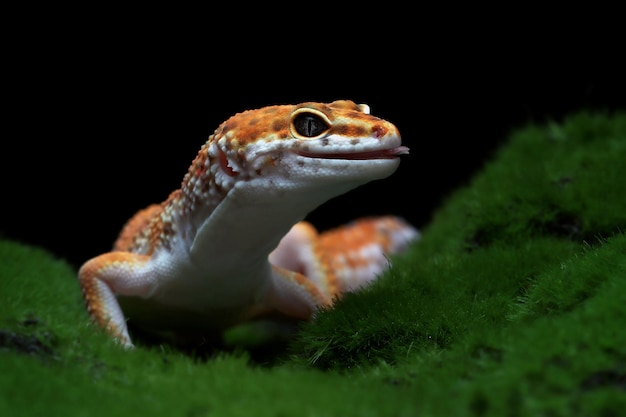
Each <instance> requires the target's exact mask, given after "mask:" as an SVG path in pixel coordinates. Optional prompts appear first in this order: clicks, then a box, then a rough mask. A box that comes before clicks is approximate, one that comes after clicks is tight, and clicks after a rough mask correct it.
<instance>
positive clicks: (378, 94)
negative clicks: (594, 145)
mask: <svg viewBox="0 0 626 417" xmlns="http://www.w3.org/2000/svg"><path fill="white" fill-rule="evenodd" d="M76 35H79V34H73V36H72V42H71V43H70V44H69V45H68V44H67V43H66V42H65V41H66V40H67V39H68V38H65V37H63V38H61V39H59V38H54V40H52V41H50V40H46V39H43V38H41V39H39V43H37V48H35V49H31V50H29V51H28V52H26V53H25V52H24V51H23V49H22V50H21V51H20V53H19V54H18V56H19V57H20V59H22V61H20V60H17V61H12V63H11V64H10V65H9V64H7V65H8V66H9V67H11V68H10V69H11V70H12V71H11V75H10V76H8V77H7V79H6V80H7V82H6V89H7V91H8V92H9V93H10V94H6V95H5V104H7V105H8V107H9V108H10V110H8V111H7V112H6V114H5V117H6V119H7V124H6V126H5V127H6V129H5V134H4V135H3V136H4V138H5V141H4V151H3V152H2V156H3V158H2V160H3V161H2V170H3V172H2V178H3V182H4V184H3V188H4V198H3V203H2V216H1V217H0V233H3V234H4V236H6V237H9V238H13V239H17V240H19V241H22V242H25V243H32V244H35V245H39V246H42V247H44V248H46V249H48V250H50V251H52V252H53V253H54V254H56V255H58V256H60V257H63V258H65V259H67V260H68V261H70V262H71V263H72V264H74V265H76V266H79V265H80V264H81V263H82V262H83V261H85V260H86V259H88V258H90V257H92V256H95V255H97V254H100V253H102V252H105V251H108V250H109V249H110V247H111V245H112V243H113V241H114V240H115V238H116V236H117V234H118V232H119V230H120V228H121V227H122V226H123V224H124V222H125V221H126V220H127V219H128V218H129V217H130V216H131V215H132V214H133V213H134V212H135V211H136V210H138V209H140V208H142V207H144V206H146V205H148V204H150V203H154V202H160V201H162V200H163V199H165V198H166V197H167V195H168V194H169V193H170V192H171V191H172V190H174V189H175V188H177V187H178V186H179V185H180V182H181V180H182V177H183V175H184V174H185V172H186V170H187V167H188V165H189V164H190V162H191V161H192V159H193V158H194V156H195V154H196V153H197V151H198V149H199V148H200V146H201V145H202V144H203V143H204V141H205V140H206V138H207V137H208V136H209V135H210V134H211V133H212V132H213V130H214V129H215V128H216V127H217V126H218V125H219V123H221V122H222V121H224V120H225V119H226V118H228V117H229V116H231V115H233V114H235V113H237V112H240V111H243V110H246V109H249V108H256V107H262V106H266V105H270V104H281V103H297V102H301V101H332V100H335V99H352V100H354V101H356V102H361V103H367V104H369V105H370V107H371V111H372V114H374V115H377V116H380V117H382V118H385V119H388V120H390V121H391V122H393V123H394V124H396V126H397V127H398V128H399V130H400V132H401V134H402V137H403V143H404V144H405V145H406V146H408V147H410V149H411V152H410V155H408V156H406V157H404V158H403V160H402V163H401V166H400V168H399V169H398V171H396V173H395V174H393V175H392V176H391V177H389V178H387V179H385V180H382V181H376V182H374V183H370V184H368V185H366V186H363V187H361V188H359V189H357V190H354V191H352V192H350V193H348V194H346V195H344V196H341V197H338V198H336V199H334V200H332V201H330V202H328V203H327V204H325V205H323V206H322V207H320V208H319V209H317V210H315V211H314V212H312V213H311V214H310V216H309V219H310V220H311V221H312V222H313V223H314V224H315V225H316V226H318V227H319V228H320V229H326V228H329V227H332V226H336V225H339V224H341V223H344V222H347V221H350V220H352V219H354V218H356V217H359V216H364V215H375V214H386V213H393V214H397V215H400V216H403V217H405V218H406V219H407V220H409V221H410V222H412V223H413V224H415V225H416V226H417V227H420V228H423V227H424V226H426V225H427V224H428V222H429V221H430V219H431V216H432V213H433V211H434V210H436V208H437V207H438V206H440V205H441V204H442V203H443V202H444V201H445V198H446V197H447V196H449V195H450V193H452V192H453V191H454V190H455V189H456V188H458V187H461V186H463V185H465V184H467V183H468V181H470V179H471V178H472V175H473V174H474V173H476V172H477V170H480V169H481V167H482V166H483V165H484V163H485V161H487V160H488V159H489V158H490V157H491V156H492V155H493V151H494V150H495V149H497V147H498V146H499V145H500V144H501V143H502V142H503V140H505V139H506V137H507V136H508V135H509V134H510V133H511V132H513V131H514V130H515V129H517V128H520V127H522V126H524V125H526V124H527V123H545V122H548V121H556V122H559V121H561V120H562V119H563V117H564V116H566V115H568V114H571V113H573V112H576V111H579V110H584V109H589V110H593V111H609V112H611V111H615V110H619V109H625V108H626V107H625V106H626V96H625V92H626V89H625V88H624V87H625V84H624V81H623V80H622V77H623V73H620V72H619V71H616V72H615V75H611V74H613V71H614V70H615V69H616V68H615V66H614V64H613V63H611V62H609V60H607V59H606V58H605V56H604V55H603V54H597V53H596V54H593V55H592V54H587V52H589V51H592V50H594V48H593V45H590V46H588V47H586V48H583V49H584V50H582V49H581V48H579V45H575V46H576V48H573V50H575V53H572V54H570V53H569V52H568V53H563V52H562V50H563V44H562V43H559V42H557V43H551V44H550V45H548V46H549V47H548V48H546V49H547V50H548V52H549V53H541V54H540V53H538V52H537V50H536V49H533V48H530V47H527V46H526V45H525V44H524V43H523V42H522V43H519V44H516V45H508V47H507V49H508V52H509V53H507V54H504V53H503V51H502V47H501V46H498V45H494V46H493V47H492V48H489V49H488V50H483V51H481V52H478V51H477V50H476V45H475V44H474V43H473V42H466V43H461V44H459V42H458V38H457V39H456V40H455V41H454V42H451V43H443V44H441V43H440V44H438V45H432V44H428V42H427V40H423V39H421V38H417V37H416V38H414V39H413V41H412V42H408V43H407V42H406V39H407V38H403V41H404V43H403V44H402V45H399V44H397V43H395V41H394V40H393V39H391V40H383V39H373V40H372V41H361V42H360V45H361V48H356V47H353V46H346V44H344V43H342V44H341V45H340V46H339V47H338V46H337V44H331V46H333V47H332V48H331V47H329V44H328V43H326V44H324V45H325V46H323V47H322V46H321V45H318V44H310V43H305V45H304V46H305V47H306V48H304V49H303V48H301V46H302V45H300V46H299V47H296V46H291V45H287V44H281V43H280V42H274V43H273V44H271V47H270V48H268V47H266V46H267V44H266V43H263V42H261V41H259V42H258V43H254V42H253V40H252V39H249V38H248V39H247V40H246V42H245V43H242V44H240V45H234V46H233V45H232V44H229V45H228V46H225V45H220V44H219V42H217V43H215V42H213V43H211V44H208V43H207V44H200V45H195V44H194V45H193V46H190V45H187V44H186V43H185V38H184V37H178V38H176V41H173V40H171V39H170V38H169V37H167V36H162V37H160V38H157V39H154V38H151V39H149V42H148V40H146V39H144V38H143V37H142V36H140V35H138V36H135V37H133V38H132V40H129V39H124V40H115V41H111V40H110V39H107V38H106V37H104V38H97V39H91V40H90V41H89V42H87V43H86V44H80V43H77V41H76ZM78 38H80V36H78ZM451 46H454V48H451ZM565 46H567V44H566V45H565ZM569 46H572V45H569ZM394 48H397V50H395V49H394ZM329 50H332V51H330V52H333V53H332V54H331V53H330V52H329ZM570 50H572V49H569V48H568V51H570ZM544 52H545V51H544ZM590 62H593V65H592V66H591V67H589V63H590ZM583 67H584V68H583ZM588 68H590V69H588ZM9 90H10V91H9Z"/></svg>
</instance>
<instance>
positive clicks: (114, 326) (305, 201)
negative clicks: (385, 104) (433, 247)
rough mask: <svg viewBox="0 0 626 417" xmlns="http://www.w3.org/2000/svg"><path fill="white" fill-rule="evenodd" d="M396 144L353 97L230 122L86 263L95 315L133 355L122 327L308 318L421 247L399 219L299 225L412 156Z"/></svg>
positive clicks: (173, 329) (175, 329)
mask: <svg viewBox="0 0 626 417" xmlns="http://www.w3.org/2000/svg"><path fill="white" fill-rule="evenodd" d="M400 142H401V140H400V134H399V133H398V130H397V129H396V127H395V126H394V125H393V124H391V123H390V122H388V121H385V120H382V119H379V118H377V117H374V116H372V115H370V114H369V108H368V107H367V106H366V105H357V104H355V103H353V102H351V101H347V100H345V101H335V102H333V103H329V104H324V103H302V104H298V105H281V106H270V107H265V108H262V109H258V110H250V111H246V112H243V113H239V114H237V115H235V116H233V117H231V118H230V119H228V120H227V121H226V122H224V123H222V124H221V125H220V126H219V127H218V128H217V130H216V131H215V133H214V134H213V135H211V136H210V137H209V139H208V141H207V142H206V143H205V144H204V145H203V146H202V148H201V149H200V151H199V153H198V155H197V156H196V158H195V159H194V161H193V162H192V164H191V166H190V167H189V170H188V172H187V174H186V175H185V177H184V178H183V181H182V185H181V188H180V189H178V190H176V191H174V192H173V193H171V194H170V196H169V198H168V199H167V200H165V201H164V202H163V203H161V204H155V205H152V206H150V207H148V208H146V209H144V210H141V211H139V212H138V213H137V214H136V215H135V216H134V217H133V218H132V219H131V220H130V221H129V222H128V223H127V224H126V226H125V227H124V228H123V230H122V232H121V233H120V236H119V238H118V239H117V241H116V242H115V244H114V247H113V250H112V251H111V252H109V253H105V254H102V255H100V256H97V257H95V258H93V259H91V260H89V261H87V262H85V264H84V265H83V266H82V267H81V269H80V271H79V273H78V278H79V282H80V286H81V289H82V293H83V296H84V299H85V303H86V306H87V310H88V312H89V314H90V315H91V317H92V318H93V319H94V321H95V322H96V323H98V324H99V325H100V326H102V327H104V328H106V329H107V330H108V331H109V332H110V333H111V334H112V335H113V336H114V337H116V338H117V339H118V340H119V341H120V342H121V343H122V344H123V345H124V346H127V347H132V346H133V343H132V341H131V339H130V336H129V333H128V329H127V326H126V320H129V321H130V322H132V323H133V324H134V325H136V326H137V327H138V328H141V329H142V330H144V331H146V332H151V333H154V334H157V335H161V336H164V337H165V336H167V337H170V338H173V339H174V340H180V341H182V340H185V341H189V340H200V339H202V338H205V337H208V336H210V335H213V334H216V333H219V332H221V331H223V330H224V329H226V328H228V327H230V326H233V325H237V324H240V323H243V322H246V321H249V320H255V319H259V318H262V317H264V316H267V315H273V316H275V315H279V316H280V315H282V316H285V317H289V318H293V319H299V320H308V319H311V318H312V317H313V316H314V314H315V312H316V310H317V309H318V308H319V307H322V306H324V307H329V306H331V305H332V304H333V302H334V301H335V300H336V299H337V298H338V297H340V296H341V294H342V293H344V292H346V291H354V290H356V289H358V288H360V287H362V286H363V285H367V284H368V283H369V282H371V281H372V280H373V279H375V278H376V277H377V276H379V275H380V274H381V273H382V272H383V270H384V269H385V268H387V267H388V266H389V261H388V256H389V255H393V254H396V253H399V252H401V251H402V250H403V249H404V248H405V247H406V246H407V245H408V244H410V243H411V242H413V241H415V240H416V239H418V237H419V233H418V232H417V230H415V229H414V228H413V227H411V226H410V225H408V224H407V223H405V222H404V221H403V220H402V219H399V218H397V217H393V216H385V217H377V218H368V219H361V220H358V221H356V222H354V223H353V224H350V225H347V226H343V227H339V228H337V229H335V230H331V231H327V232H325V233H322V234H318V233H317V232H316V230H315V229H314V227H313V226H312V225H311V224H309V223H307V222H304V221H302V219H303V218H304V217H305V216H306V215H307V214H308V213H309V212H310V211H311V210H313V209H315V208H316V207H317V206H319V205H320V204H322V203H324V202H325V201H327V200H328V199H330V198H332V197H335V196H337V195H340V194H343V193H345V192H347V191H349V190H351V189H353V188H355V187H357V186H359V185H362V184H364V183H367V182H369V181H372V180H377V179H382V178H385V177H387V176H389V175H391V174H392V173H393V172H394V171H395V170H396V168H397V167H398V164H399V155H402V154H406V153H408V148H406V147H404V146H401V143H400Z"/></svg>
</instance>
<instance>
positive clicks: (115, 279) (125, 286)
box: [78, 252, 152, 347]
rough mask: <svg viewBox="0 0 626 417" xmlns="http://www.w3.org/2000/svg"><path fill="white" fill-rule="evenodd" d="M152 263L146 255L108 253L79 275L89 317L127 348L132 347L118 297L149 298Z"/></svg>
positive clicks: (93, 260)
mask: <svg viewBox="0 0 626 417" xmlns="http://www.w3.org/2000/svg"><path fill="white" fill-rule="evenodd" d="M149 259H150V257H149V256H147V255H139V254H135V253H129V252H109V253H105V254H103V255H100V256H97V257H95V258H93V259H91V260H89V261H88V262H86V263H85V264H84V265H83V266H82V267H81V268H80V270H79V272H78V280H79V283H80V288H81V291H82V293H83V298H84V300H85V304H86V306H87V311H88V313H89V315H90V316H91V317H92V318H93V319H94V320H95V322H96V323H98V324H99V325H100V326H102V327H103V328H105V329H106V330H107V331H108V332H109V333H110V334H112V335H113V336H114V337H115V338H116V339H118V340H119V341H120V343H121V344H122V345H124V346H126V347H133V344H132V342H131V340H130V336H129V334H128V328H127V326H126V319H125V318H124V314H123V313H122V309H121V308H120V305H119V303H118V301H117V298H116V295H129V296H139V297H146V296H147V295H149V293H150V290H151V287H152V285H151V284H152V282H151V279H150V277H149V275H148V274H147V272H148V268H146V264H147V262H148V261H149Z"/></svg>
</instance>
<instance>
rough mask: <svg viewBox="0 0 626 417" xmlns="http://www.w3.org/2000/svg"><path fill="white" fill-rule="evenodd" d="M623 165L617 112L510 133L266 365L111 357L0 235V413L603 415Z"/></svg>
mask: <svg viewBox="0 0 626 417" xmlns="http://www.w3.org/2000/svg"><path fill="white" fill-rule="evenodd" d="M625 161H626V115H623V114H615V115H602V114H586V113H581V114H577V115H573V116H571V117H570V118H568V119H566V120H565V121H564V122H563V123H562V124H556V123H554V124H548V125H547V126H529V127H528V128H526V129H524V130H520V131H519V132H516V133H514V134H513V135H512V136H511V138H510V140H509V142H508V144H507V145H506V146H505V147H503V148H502V150H501V151H500V152H499V153H498V154H497V155H496V157H495V158H494V160H493V161H492V162H490V163H488V164H487V165H486V166H485V169H484V170H483V172H481V173H480V174H478V175H477V176H476V177H475V178H474V179H473V180H472V181H471V183H470V184H468V185H467V186H466V187H464V188H463V189H460V190H458V191H457V192H456V193H454V195H452V196H451V197H450V199H449V200H448V201H447V202H446V204H444V205H443V207H441V209H440V210H439V211H438V212H437V214H436V216H435V217H434V219H433V221H432V222H431V224H430V225H429V226H428V227H427V228H426V229H425V230H423V239H422V241H421V242H420V243H419V244H417V245H415V246H414V247H412V248H411V250H410V252H409V253H407V254H406V255H404V256H401V257H397V258H394V259H393V261H394V266H393V268H392V269H391V270H389V271H388V272H387V273H386V274H385V276H384V277H383V278H382V279H381V280H379V281H378V282H377V283H375V284H374V285H373V286H371V287H370V288H368V289H366V290H364V291H362V292H360V293H358V294H353V295H349V296H346V297H345V298H343V299H342V300H341V301H340V302H339V303H338V304H337V305H336V307H335V308H333V309H332V310H329V311H326V312H324V313H322V314H321V315H320V316H319V318H318V320H316V321H315V322H312V323H308V324H306V325H305V326H303V328H302V331H301V332H300V333H299V334H298V336H297V337H296V338H295V339H294V340H293V341H292V342H291V343H289V344H288V345H287V346H286V347H285V350H284V351H283V352H282V354H281V355H279V356H277V357H275V358H274V360H273V361H272V362H271V363H268V362H267V361H266V360H264V362H263V363H259V362H258V361H255V360H252V359H251V358H252V356H251V354H250V353H248V352H246V351H232V350H229V351H217V352H213V353H212V354H211V355H208V356H205V357H201V358H200V357H197V356H194V355H190V354H188V353H185V352H180V351H177V350H176V349H173V348H171V347H167V346H160V345H155V346H140V347H139V348H138V349H136V350H135V351H132V352H127V351H124V350H122V349H121V348H120V347H119V346H117V345H116V344H115V343H113V342H112V341H110V340H109V339H108V338H107V337H106V336H105V335H104V334H102V332H100V331H98V330H97V329H95V327H93V326H92V325H91V324H90V322H89V320H88V317H87V315H86V312H85V311H84V308H83V304H82V300H81V297H80V294H79V290H78V286H77V283H76V277H75V275H76V271H75V270H74V269H73V268H72V267H70V266H69V265H68V264H66V263H65V262H63V261H62V260H58V259H53V258H52V257H51V256H50V255H49V254H47V253H46V252H45V251H43V250H41V249H37V248H32V247H27V246H24V245H21V244H18V243H15V242H10V241H1V242H0V259H2V265H0V276H1V279H0V297H1V298H0V415H7V416H8V415H11V416H20V415H24V416H32V415H48V416H54V415H59V416H60V415H63V416H78V415H90V416H98V415H120V416H122V415H137V414H141V415H183V416H213V415H216V416H251V415H254V416H290V415H302V416H417V415H419V416H429V415H431V416H443V415H454V416H470V415H472V416H473V415H475V416H502V415H512V416H540V415H548V416H587V415H589V416H591V415H602V416H618V415H621V414H622V413H623V410H624V409H626V331H624V323H626V235H625V234H624V231H626V192H625V190H626V188H625V187H624V178H626V163H624V162H625ZM415 186H416V187H418V186H419V185H415Z"/></svg>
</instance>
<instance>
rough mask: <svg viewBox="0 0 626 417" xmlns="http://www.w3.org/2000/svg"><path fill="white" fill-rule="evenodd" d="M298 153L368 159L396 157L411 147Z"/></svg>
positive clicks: (308, 156)
mask: <svg viewBox="0 0 626 417" xmlns="http://www.w3.org/2000/svg"><path fill="white" fill-rule="evenodd" d="M295 153H296V154H298V155H300V156H304V157H306V158H318V159H349V160H367V159H394V158H397V157H399V156H400V155H408V153H409V148H407V147H406V146H398V147H395V148H390V149H377V150H373V151H363V152H328V153H325V152H307V151H295Z"/></svg>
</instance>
